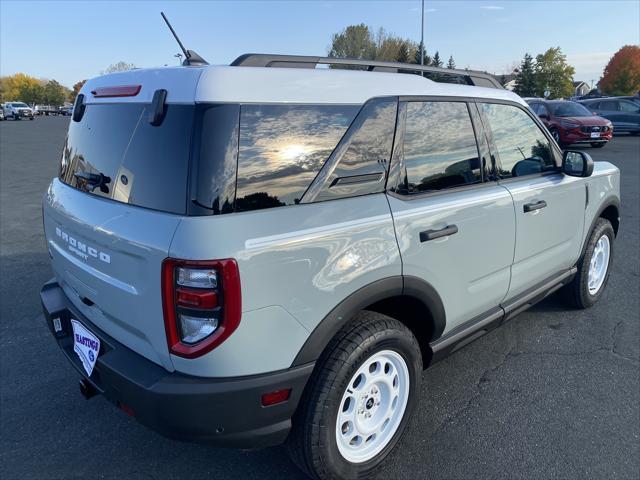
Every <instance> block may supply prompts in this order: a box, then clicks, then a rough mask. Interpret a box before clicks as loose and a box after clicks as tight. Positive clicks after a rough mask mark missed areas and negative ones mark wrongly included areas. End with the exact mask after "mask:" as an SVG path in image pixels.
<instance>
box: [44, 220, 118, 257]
mask: <svg viewBox="0 0 640 480" xmlns="http://www.w3.org/2000/svg"><path fill="white" fill-rule="evenodd" d="M56 235H57V236H58V238H60V239H62V241H64V242H65V243H66V244H67V248H68V249H69V251H71V252H73V253H75V254H76V255H77V256H79V257H80V258H82V259H83V260H84V261H87V259H88V258H89V257H90V256H91V257H93V258H98V259H100V261H102V262H104V263H111V255H109V254H108V253H104V252H101V251H99V250H98V249H96V248H94V247H91V246H89V245H87V244H86V243H83V242H80V241H78V240H76V239H75V238H73V237H71V236H69V234H68V233H66V232H65V231H63V230H62V229H60V228H59V227H56Z"/></svg>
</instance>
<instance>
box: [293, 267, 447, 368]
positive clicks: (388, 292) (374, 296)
mask: <svg viewBox="0 0 640 480" xmlns="http://www.w3.org/2000/svg"><path fill="white" fill-rule="evenodd" d="M398 296H408V297H413V298H414V299H416V300H418V301H420V302H421V303H422V304H423V305H424V307H425V309H426V310H428V311H429V313H430V316H431V320H432V321H433V335H432V338H430V339H429V341H433V340H435V339H437V338H439V337H440V336H441V335H442V332H443V331H444V328H445V325H446V317H445V310H444V304H443V303H442V300H441V299H440V295H438V292H436V290H435V289H434V288H433V286H431V285H430V284H429V283H427V282H425V281H424V280H422V279H420V278H417V277H411V276H402V275H398V276H393V277H387V278H383V279H380V280H376V281H375V282H372V283H370V284H368V285H366V286H364V287H362V288H360V289H358V290H356V291H355V292H353V293H352V294H351V295H349V296H348V297H346V298H345V299H344V300H342V301H341V302H340V303H339V304H338V305H337V306H336V307H334V308H333V310H331V312H329V313H328V314H327V316H325V317H324V319H322V321H321V322H320V323H319V324H318V325H317V326H316V328H315V329H314V330H313V332H311V335H309V338H307V340H306V342H305V343H304V345H303V346H302V348H301V349H300V351H299V352H298V354H297V355H296V357H295V358H294V360H293V363H292V365H291V366H292V367H296V366H298V365H304V364H305V363H309V362H314V361H316V360H317V359H318V358H319V357H320V355H321V354H322V352H323V351H324V349H325V348H326V346H327V345H328V344H329V342H330V341H331V339H332V338H333V337H334V335H335V334H336V333H337V332H338V331H339V330H340V329H341V328H342V327H343V326H344V325H345V324H346V323H347V322H348V321H349V320H351V318H353V316H354V315H356V314H357V313H358V312H360V311H362V310H363V309H365V308H366V307H367V306H369V305H372V304H374V303H376V302H379V301H381V300H385V299H387V298H392V297H398Z"/></svg>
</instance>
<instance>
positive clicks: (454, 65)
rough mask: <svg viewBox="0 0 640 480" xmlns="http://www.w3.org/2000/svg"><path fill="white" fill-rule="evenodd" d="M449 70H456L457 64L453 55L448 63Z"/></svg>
mask: <svg viewBox="0 0 640 480" xmlns="http://www.w3.org/2000/svg"><path fill="white" fill-rule="evenodd" d="M447 68H448V69H450V70H453V69H454V68H456V62H454V61H453V55H449V61H448V62H447Z"/></svg>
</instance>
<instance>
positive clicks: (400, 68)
mask: <svg viewBox="0 0 640 480" xmlns="http://www.w3.org/2000/svg"><path fill="white" fill-rule="evenodd" d="M318 65H345V66H356V67H358V66H359V67H363V69H364V70H367V71H370V72H391V73H411V74H418V75H422V76H424V77H426V78H429V79H430V80H434V81H436V82H443V83H458V84H463V85H475V86H478V87H490V88H504V87H503V86H502V85H501V84H500V82H498V80H497V79H496V78H495V77H494V76H493V75H490V74H488V73H485V72H478V71H475V70H457V69H449V68H439V67H432V66H427V65H418V64H416V63H400V62H380V61H376V60H362V59H355V58H334V57H315V56H306V55H271V54H265V53H245V54H244V55H240V56H239V57H238V58H236V59H235V60H234V61H233V62H231V66H233V67H280V68H316V67H317V66H318Z"/></svg>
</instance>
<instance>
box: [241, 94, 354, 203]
mask: <svg viewBox="0 0 640 480" xmlns="http://www.w3.org/2000/svg"><path fill="white" fill-rule="evenodd" d="M359 108H360V107H358V106H344V105H342V106H337V105H243V106H242V107H241V112H240V148H239V160H238V183H237V194H236V209H237V210H253V209H258V208H268V207H277V206H283V205H293V204H295V203H298V202H299V201H300V198H302V195H303V194H304V192H305V190H306V189H307V187H308V186H309V185H310V184H311V182H312V181H313V179H314V178H315V176H316V175H317V173H318V171H319V170H320V169H321V168H322V165H323V164H324V162H325V161H326V160H327V158H328V157H329V155H330V154H331V152H332V151H333V149H334V148H335V146H336V145H337V144H338V142H339V141H340V138H342V136H343V135H344V133H345V132H346V130H347V128H348V127H349V124H350V123H351V122H352V120H353V118H354V117H355V115H356V113H357V112H358V110H359Z"/></svg>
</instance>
